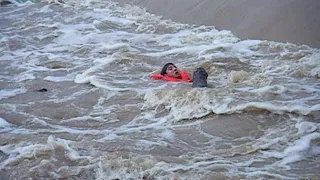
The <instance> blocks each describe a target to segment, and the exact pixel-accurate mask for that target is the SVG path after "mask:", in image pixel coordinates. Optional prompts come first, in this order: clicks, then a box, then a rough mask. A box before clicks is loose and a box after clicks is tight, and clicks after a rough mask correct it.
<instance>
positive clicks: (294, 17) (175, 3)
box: [115, 0, 320, 48]
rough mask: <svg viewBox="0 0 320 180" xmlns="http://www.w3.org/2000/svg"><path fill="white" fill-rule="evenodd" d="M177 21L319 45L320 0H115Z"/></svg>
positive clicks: (248, 36) (245, 35) (246, 36)
mask: <svg viewBox="0 0 320 180" xmlns="http://www.w3.org/2000/svg"><path fill="white" fill-rule="evenodd" d="M115 1H117V2H121V3H130V4H135V5H139V6H142V7H145V8H146V9H147V11H149V12H151V13H153V14H156V15H162V16H163V17H164V18H168V19H172V20H173V21H176V22H182V23H188V24H197V25H214V26H215V27H216V28H217V29H219V30H221V29H226V30H231V31H232V32H233V34H235V35H236V36H237V37H239V38H241V39H265V40H271V41H278V42H291V43H295V44H305V45H309V46H311V47H316V48H320V35H319V33H320V11H319V9H320V1H319V0H115Z"/></svg>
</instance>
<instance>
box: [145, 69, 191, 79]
mask: <svg viewBox="0 0 320 180" xmlns="http://www.w3.org/2000/svg"><path fill="white" fill-rule="evenodd" d="M179 74H180V77H179V78H175V77H170V76H167V75H161V74H160V73H158V74H154V75H152V76H150V78H152V79H156V80H159V79H162V80H165V81H171V82H179V81H184V82H192V80H191V78H190V77H189V75H188V73H187V72H185V71H179Z"/></svg>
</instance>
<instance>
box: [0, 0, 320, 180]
mask: <svg viewBox="0 0 320 180" xmlns="http://www.w3.org/2000/svg"><path fill="white" fill-rule="evenodd" d="M168 62H172V63H174V64H176V65H177V67H178V68H181V69H184V70H186V71H188V72H189V73H190V74H191V75H192V72H193V71H194V70H195V69H196V68H197V67H203V68H205V69H206V71H207V72H208V74H209V76H208V85H209V87H208V88H192V87H191V84H190V83H184V82H181V83H171V82H164V81H161V80H152V79H150V78H149V77H150V75H152V74H154V73H157V72H159V71H160V70H161V68H162V66H163V65H164V64H165V63H168ZM319 79H320V50H319V49H315V48H311V47H308V46H304V45H295V44H290V43H278V42H273V41H262V40H241V39H239V38H237V37H236V36H234V35H233V34H232V32H230V31H227V30H221V31H219V30H216V29H215V27H214V26H195V25H188V24H180V23H175V22H172V21H170V20H165V19H162V18H161V17H159V16H155V15H152V14H149V13H148V12H147V11H146V10H145V9H141V8H138V7H135V6H131V5H125V4H118V3H115V2H111V1H107V0H63V1H60V0H46V1H45V0H42V1H40V2H30V1H28V2H25V3H21V2H19V3H18V2H13V1H12V4H8V5H3V6H0V87H1V89H0V139H1V140H0V179H3V180H6V179H100V180H102V179H121V180H122V179H132V180H133V179H134V180H135V179H149V180H153V179H177V180H178V179H190V180H197V179H198V180H200V179H201V180H202V179H319V178H320V176H319V172H320V163H319V162H320V81H319ZM41 89H42V90H41ZM39 90H41V91H39Z"/></svg>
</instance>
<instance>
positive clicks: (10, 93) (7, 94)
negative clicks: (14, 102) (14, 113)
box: [0, 89, 27, 100]
mask: <svg viewBox="0 0 320 180" xmlns="http://www.w3.org/2000/svg"><path fill="white" fill-rule="evenodd" d="M26 92H27V90H26V89H13V90H0V100H2V99H8V98H11V97H14V96H16V95H19V94H24V93H26Z"/></svg>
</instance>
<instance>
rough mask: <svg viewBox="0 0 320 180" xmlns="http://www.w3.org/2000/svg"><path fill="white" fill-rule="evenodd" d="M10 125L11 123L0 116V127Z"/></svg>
mask: <svg viewBox="0 0 320 180" xmlns="http://www.w3.org/2000/svg"><path fill="white" fill-rule="evenodd" d="M8 126H12V124H11V123H8V122H7V121H6V120H5V119H3V118H1V117H0V128H3V127H8Z"/></svg>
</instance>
